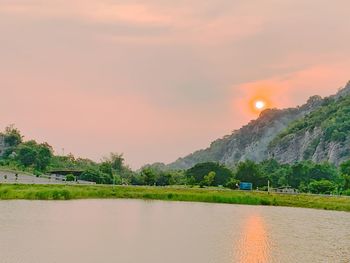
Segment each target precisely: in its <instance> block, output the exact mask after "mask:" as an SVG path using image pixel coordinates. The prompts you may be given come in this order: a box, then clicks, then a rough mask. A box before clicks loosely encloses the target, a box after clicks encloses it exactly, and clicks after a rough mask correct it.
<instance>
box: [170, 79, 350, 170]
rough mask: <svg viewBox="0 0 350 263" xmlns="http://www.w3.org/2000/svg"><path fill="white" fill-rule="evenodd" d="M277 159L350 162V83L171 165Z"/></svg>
mask: <svg viewBox="0 0 350 263" xmlns="http://www.w3.org/2000/svg"><path fill="white" fill-rule="evenodd" d="M268 158H275V159H276V160H278V161H280V162H282V163H292V162H295V161H299V160H307V159H310V160H313V161H315V162H321V161H330V162H332V163H335V164H339V163H340V162H341V161H343V160H345V159H347V158H350V82H349V83H348V84H347V85H346V86H345V87H344V88H343V89H341V90H340V91H339V92H338V93H337V94H336V95H333V96H330V97H326V98H321V97H320V96H313V97H311V98H310V99H309V100H308V101H307V103H306V104H304V105H302V106H299V107H296V108H288V109H282V110H280V109H267V110H265V111H263V112H262V113H261V114H260V116H259V118H258V119H256V120H253V121H251V122H250V123H249V124H247V125H246V126H243V127H242V128H241V129H239V130H236V131H234V132H233V133H232V134H231V135H227V136H225V137H223V138H221V139H218V140H216V141H214V142H212V143H211V145H210V146H209V147H208V148H207V149H203V150H199V151H196V152H194V153H192V154H190V155H188V156H186V157H184V158H179V159H178V160H176V161H175V162H173V163H171V164H168V165H167V167H168V168H169V169H187V168H190V167H192V166H194V165H195V164H197V163H201V162H207V161H216V162H220V163H224V164H226V165H228V166H234V165H236V164H237V163H238V162H240V161H244V160H252V161H256V162H260V161H263V160H265V159H268Z"/></svg>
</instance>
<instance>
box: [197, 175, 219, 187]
mask: <svg viewBox="0 0 350 263" xmlns="http://www.w3.org/2000/svg"><path fill="white" fill-rule="evenodd" d="M215 176H216V173H215V172H213V171H211V172H209V173H208V174H207V175H205V176H204V177H203V181H201V182H200V184H199V185H200V186H212V185H213V183H214V181H215Z"/></svg>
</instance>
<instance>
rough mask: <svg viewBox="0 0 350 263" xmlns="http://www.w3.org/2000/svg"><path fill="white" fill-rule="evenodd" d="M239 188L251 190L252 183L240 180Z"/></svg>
mask: <svg viewBox="0 0 350 263" xmlns="http://www.w3.org/2000/svg"><path fill="white" fill-rule="evenodd" d="M239 189H240V190H249V191H251V190H253V184H252V183H245V182H241V183H239Z"/></svg>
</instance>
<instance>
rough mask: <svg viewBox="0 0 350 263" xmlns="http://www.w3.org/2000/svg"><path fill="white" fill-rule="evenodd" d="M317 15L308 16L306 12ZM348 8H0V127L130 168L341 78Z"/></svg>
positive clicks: (31, 1)
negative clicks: (113, 158) (118, 156)
mask: <svg viewBox="0 0 350 263" xmlns="http://www.w3.org/2000/svg"><path fill="white" fill-rule="evenodd" d="M315 6H317V9H315ZM348 10H350V2H349V1H345V0H339V1H337V4H336V5H335V4H334V3H332V2H331V1H319V0H318V1H316V0H310V1H292V0H285V1H272V0H271V1H258V0H256V1H243V0H238V1H231V0H209V1H205V2H203V1H199V0H186V1H181V0H180V1H160V0H148V1H136V0H126V1H101V0H99V1H97V0H77V1H68V0H50V1H39V0H27V1H22V0H4V1H0V32H1V34H0V43H1V48H0V89H1V90H0V92H1V103H0V120H1V121H0V128H3V127H5V126H6V125H8V124H11V123H15V124H16V126H17V127H18V128H20V129H21V130H22V131H23V133H24V134H25V135H26V138H35V139H37V140H38V141H48V142H49V143H51V144H52V145H53V146H54V148H55V149H56V151H57V152H62V148H64V149H65V152H66V153H68V152H72V153H74V154H76V155H78V156H83V157H89V158H93V159H95V160H99V159H100V158H101V157H102V156H104V155H107V154H108V153H109V152H112V151H113V152H123V153H124V154H125V157H126V159H127V161H128V162H129V164H130V165H131V166H132V167H134V168H137V167H139V166H141V165H142V164H145V163H150V162H156V161H161V162H170V161H173V160H175V159H176V158H177V157H180V156H183V155H185V154H187V153H190V152H192V151H194V150H197V149H199V148H203V147H206V146H208V145H209V143H210V142H211V141H212V140H214V139H216V138H218V137H222V136H223V135H225V134H228V133H230V132H231V131H232V130H234V129H237V128H239V127H240V126H241V125H243V124H245V123H247V122H248V121H249V120H251V119H253V118H256V116H257V115H258V114H259V112H256V111H255V110H253V109H252V103H253V102H254V101H255V100H256V99H263V100H265V101H266V102H267V104H268V105H269V106H271V107H289V106H296V105H298V104H301V103H303V102H305V101H306V100H307V98H308V97H309V96H311V95H314V94H319V95H322V96H325V95H329V94H332V93H335V92H336V91H337V89H338V88H340V87H341V86H343V85H344V84H345V83H346V82H347V81H348V80H349V79H350V74H349V72H350V46H349V43H350V20H349V19H348Z"/></svg>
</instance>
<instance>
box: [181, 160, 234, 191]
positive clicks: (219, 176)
mask: <svg viewBox="0 0 350 263" xmlns="http://www.w3.org/2000/svg"><path fill="white" fill-rule="evenodd" d="M210 172H215V178H214V182H213V183H212V185H216V186H217V185H225V184H226V183H227V182H228V181H229V180H230V179H231V178H232V177H233V173H232V171H231V170H230V169H228V168H227V167H226V166H224V165H222V164H219V163H215V162H206V163H199V164H196V165H195V166H193V167H192V168H190V169H188V170H186V172H185V176H186V178H187V179H188V180H189V181H191V178H194V183H196V184H199V183H200V182H202V181H203V180H204V177H205V176H206V175H208V174H209V173H210Z"/></svg>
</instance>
